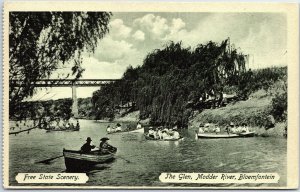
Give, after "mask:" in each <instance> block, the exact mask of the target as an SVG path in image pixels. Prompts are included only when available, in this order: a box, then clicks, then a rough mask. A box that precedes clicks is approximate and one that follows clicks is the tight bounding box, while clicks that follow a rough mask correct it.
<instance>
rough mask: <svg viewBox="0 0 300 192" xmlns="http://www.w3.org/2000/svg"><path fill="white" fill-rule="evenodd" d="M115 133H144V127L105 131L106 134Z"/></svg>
mask: <svg viewBox="0 0 300 192" xmlns="http://www.w3.org/2000/svg"><path fill="white" fill-rule="evenodd" d="M116 133H144V128H140V129H132V130H122V131H112V132H107V134H116Z"/></svg>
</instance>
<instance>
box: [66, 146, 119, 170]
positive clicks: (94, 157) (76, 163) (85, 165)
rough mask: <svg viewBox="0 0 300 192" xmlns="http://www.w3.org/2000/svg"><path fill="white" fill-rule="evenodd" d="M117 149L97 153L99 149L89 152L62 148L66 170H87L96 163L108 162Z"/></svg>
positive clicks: (112, 158)
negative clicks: (106, 152) (105, 152)
mask: <svg viewBox="0 0 300 192" xmlns="http://www.w3.org/2000/svg"><path fill="white" fill-rule="evenodd" d="M116 152H117V150H115V151H114V152H111V153H109V154H99V150H95V151H92V152H90V153H84V154H83V153H82V152H81V151H74V150H67V149H63V155H64V158H65V165H66V168H67V170H71V171H72V170H88V169H90V168H91V167H93V166H94V165H96V164H101V163H108V162H111V161H113V160H114V158H115V154H116Z"/></svg>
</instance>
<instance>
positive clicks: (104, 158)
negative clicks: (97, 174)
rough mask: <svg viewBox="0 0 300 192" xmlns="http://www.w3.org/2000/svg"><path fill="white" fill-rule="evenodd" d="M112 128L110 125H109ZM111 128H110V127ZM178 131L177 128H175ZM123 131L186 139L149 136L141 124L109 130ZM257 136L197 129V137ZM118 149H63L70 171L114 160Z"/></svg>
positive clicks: (157, 139) (249, 133)
mask: <svg viewBox="0 0 300 192" xmlns="http://www.w3.org/2000/svg"><path fill="white" fill-rule="evenodd" d="M108 128H110V127H108ZM108 130H109V129H108ZM175 131H176V130H175ZM123 132H133V133H143V134H144V137H145V139H146V140H152V141H181V140H184V137H182V136H180V137H179V138H176V139H174V138H166V139H161V138H155V137H152V136H149V134H145V133H144V127H141V126H140V125H138V126H137V128H136V129H135V130H130V131H128V130H127V131H125V130H121V131H114V132H109V134H113V133H123ZM253 136H255V132H242V133H234V134H232V133H225V134H224V133H218V134H216V133H199V132H198V131H196V138H197V139H200V138H201V139H223V138H224V139H225V138H226V139H227V138H241V137H253ZM115 155H116V151H114V152H111V153H109V154H101V153H99V151H98V150H94V151H92V152H90V153H82V152H81V151H80V150H79V151H76V150H67V149H63V156H64V159H65V165H66V168H67V170H68V171H78V170H81V171H82V170H89V169H91V168H92V167H93V166H95V165H96V164H102V163H108V162H112V161H113V160H114V159H115Z"/></svg>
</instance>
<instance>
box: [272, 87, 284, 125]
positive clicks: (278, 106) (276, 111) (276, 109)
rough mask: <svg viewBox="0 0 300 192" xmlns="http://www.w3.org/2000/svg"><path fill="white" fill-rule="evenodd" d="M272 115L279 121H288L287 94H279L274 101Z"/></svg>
mask: <svg viewBox="0 0 300 192" xmlns="http://www.w3.org/2000/svg"><path fill="white" fill-rule="evenodd" d="M271 114H272V115H273V116H274V118H275V119H276V120H277V121H281V122H282V121H286V119H287V92H286V91H285V92H284V93H278V94H276V95H275V97H274V98H273V99H272V110H271Z"/></svg>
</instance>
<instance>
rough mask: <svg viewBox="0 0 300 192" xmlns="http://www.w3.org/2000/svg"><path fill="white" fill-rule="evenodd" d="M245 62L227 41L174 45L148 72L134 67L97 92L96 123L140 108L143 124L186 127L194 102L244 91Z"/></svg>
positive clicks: (156, 56)
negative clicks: (126, 108) (121, 108)
mask: <svg viewBox="0 0 300 192" xmlns="http://www.w3.org/2000/svg"><path fill="white" fill-rule="evenodd" d="M245 62H246V56H245V55H243V54H242V53H238V52H237V50H235V49H233V50H229V49H228V41H227V40H225V41H223V42H222V43H220V44H217V43H214V42H208V43H207V44H205V45H202V44H200V45H198V46H197V47H196V48H195V49H191V48H189V47H188V48H184V47H183V46H182V45H181V43H174V42H170V43H169V44H168V45H166V46H165V47H164V48H163V49H157V50H154V51H153V52H151V53H149V54H148V55H147V56H146V58H145V59H144V62H143V65H142V66H140V67H137V68H132V67H129V68H128V69H127V71H126V72H125V73H124V76H123V78H122V80H121V81H118V82H115V83H112V84H109V85H107V86H105V87H102V88H101V89H100V90H98V91H96V92H94V94H93V97H92V103H93V109H94V112H95V114H96V115H95V117H96V118H97V119H101V118H104V117H109V118H113V117H114V114H115V109H116V106H118V105H121V104H124V103H128V102H134V103H136V109H137V110H140V118H141V119H145V118H150V121H151V123H152V124H177V125H179V126H186V125H187V122H188V118H189V117H190V115H191V112H192V110H191V109H189V108H188V107H187V104H188V102H197V100H199V98H200V97H201V96H203V95H205V94H206V93H211V92H214V93H215V94H217V93H221V92H223V91H224V88H225V87H227V88H228V87H232V86H238V85H240V81H241V78H240V77H241V76H242V75H243V74H244V73H245V72H246V68H245ZM241 87H242V86H241ZM243 88H244V87H243Z"/></svg>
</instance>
